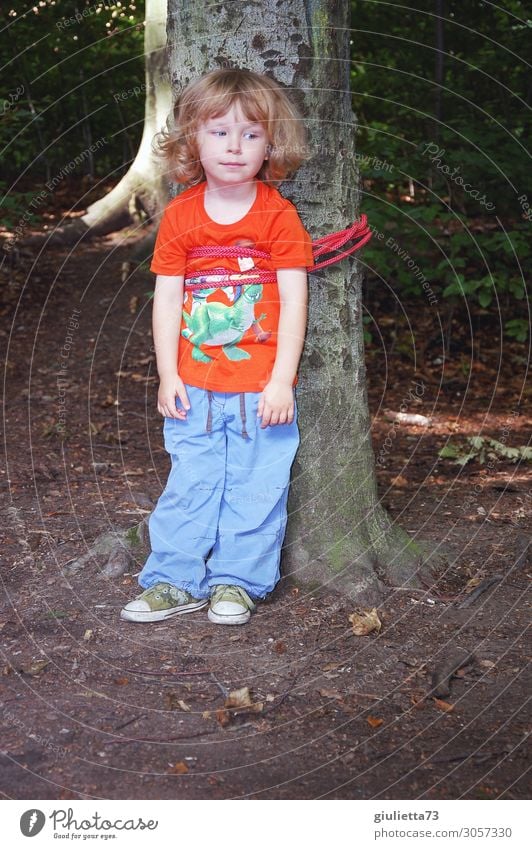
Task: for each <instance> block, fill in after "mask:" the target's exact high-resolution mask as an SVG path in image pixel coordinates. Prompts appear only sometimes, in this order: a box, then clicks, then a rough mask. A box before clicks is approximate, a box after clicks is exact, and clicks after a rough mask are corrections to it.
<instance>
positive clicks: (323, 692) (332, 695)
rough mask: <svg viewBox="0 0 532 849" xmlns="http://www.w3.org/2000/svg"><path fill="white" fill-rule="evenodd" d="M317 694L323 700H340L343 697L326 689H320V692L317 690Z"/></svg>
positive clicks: (335, 691)
mask: <svg viewBox="0 0 532 849" xmlns="http://www.w3.org/2000/svg"><path fill="white" fill-rule="evenodd" d="M318 693H319V694H320V696H322V698H324V699H340V700H341V699H342V698H343V696H342V694H341V693H339V692H338V690H328V689H327V688H326V687H322V689H321V690H318Z"/></svg>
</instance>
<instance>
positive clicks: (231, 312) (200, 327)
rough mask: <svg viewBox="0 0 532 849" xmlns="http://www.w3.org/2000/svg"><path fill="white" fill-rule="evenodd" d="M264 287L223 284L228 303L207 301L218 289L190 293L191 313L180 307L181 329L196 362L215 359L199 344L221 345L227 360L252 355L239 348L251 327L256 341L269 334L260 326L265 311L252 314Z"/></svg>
mask: <svg viewBox="0 0 532 849" xmlns="http://www.w3.org/2000/svg"><path fill="white" fill-rule="evenodd" d="M236 244H237V245H238V244H241V245H243V244H245V245H246V246H248V247H254V244H253V243H252V242H250V241H249V240H243V239H242V240H239V241H237V242H236ZM263 289H264V287H263V286H262V284H260V283H259V284H255V283H251V284H247V285H246V284H237V285H234V286H224V287H222V289H221V291H222V292H224V293H225V295H226V299H227V300H228V301H229V303H221V302H220V301H219V300H216V301H212V300H211V301H209V297H210V296H211V295H213V293H215V292H218V291H220V290H219V289H218V288H211V289H200V290H196V291H195V292H192V303H191V306H190V312H186V311H185V310H183V320H184V323H185V324H186V327H184V328H183V329H182V331H181V334H182V336H183V337H184V338H185V339H188V341H189V342H191V343H192V345H193V349H192V359H193V360H196V361H197V362H204V363H208V362H211V360H212V359H214V358H213V357H211V356H209V354H207V353H206V351H205V350H202V348H201V346H207V347H209V346H213V345H217V346H220V345H221V346H222V351H223V352H224V354H225V356H226V357H227V359H228V360H233V361H236V360H248V359H250V358H251V354H250V353H249V352H248V351H246V350H244V349H243V348H239V347H238V343H239V342H240V340H241V339H242V337H243V336H244V334H245V333H246V332H247V331H248V330H249V329H250V328H251V327H252V328H253V330H254V332H255V336H256V341H257V342H266V341H267V339H269V337H270V336H271V333H270V332H269V331H264V330H263V329H262V327H261V326H260V322H261V321H263V320H264V319H265V318H266V317H267V314H266V313H261V315H260V316H258V317H257V316H255V305H256V304H258V303H259V302H260V300H261V299H262V293H263Z"/></svg>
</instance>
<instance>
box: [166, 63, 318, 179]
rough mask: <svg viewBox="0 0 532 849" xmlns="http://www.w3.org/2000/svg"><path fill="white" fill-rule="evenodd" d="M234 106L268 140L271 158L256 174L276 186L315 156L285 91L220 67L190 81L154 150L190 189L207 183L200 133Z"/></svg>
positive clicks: (269, 82) (248, 74)
mask: <svg viewBox="0 0 532 849" xmlns="http://www.w3.org/2000/svg"><path fill="white" fill-rule="evenodd" d="M233 104H237V105H238V106H240V108H241V109H242V112H243V113H244V115H245V117H246V118H247V120H248V121H253V122H259V123H261V124H262V125H263V127H264V129H265V131H266V133H267V136H268V143H269V144H268V159H266V160H265V161H264V163H263V165H262V166H261V169H260V171H259V172H258V174H257V178H258V179H259V180H262V181H263V182H265V183H270V184H273V183H277V182H280V181H281V180H284V179H285V178H286V177H288V176H289V175H290V174H293V173H294V171H296V170H297V169H298V168H299V166H300V165H301V163H302V162H303V161H304V160H305V159H308V158H309V156H310V152H309V147H308V142H307V133H306V129H305V125H304V124H303V120H302V117H301V114H300V113H299V111H298V110H297V108H296V107H295V106H294V104H293V103H292V102H291V100H290V99H289V97H288V95H287V93H286V91H285V90H284V89H283V88H282V87H281V86H280V85H279V84H278V83H277V82H275V80H272V79H271V78H270V77H267V76H265V75H263V74H256V73H254V72H253V71H248V70H246V69H243V68H220V69H218V70H215V71H210V72H209V73H207V74H204V75H203V76H202V77H200V78H199V79H197V80H194V81H193V82H191V83H189V84H188V85H187V86H186V88H185V89H183V91H182V92H181V94H180V95H179V97H178V98H177V100H176V102H175V104H174V108H173V118H174V122H173V126H171V125H170V116H169V118H168V120H167V122H166V123H167V126H166V129H164V130H162V131H161V132H160V133H158V134H157V136H156V137H155V146H154V151H155V153H156V154H157V155H159V156H162V157H163V158H164V159H165V160H166V164H167V166H168V174H169V176H170V178H171V179H172V180H174V181H175V182H176V183H186V184H188V185H190V186H193V185H196V184H197V183H201V182H203V181H204V180H205V172H204V170H203V167H202V165H201V162H200V159H199V154H198V147H197V142H196V133H197V131H198V129H199V126H200V124H201V123H203V122H204V121H207V120H208V119H209V118H215V117H217V116H219V115H223V114H225V113H226V112H227V111H228V110H229V109H230V108H231V106H232V105H233Z"/></svg>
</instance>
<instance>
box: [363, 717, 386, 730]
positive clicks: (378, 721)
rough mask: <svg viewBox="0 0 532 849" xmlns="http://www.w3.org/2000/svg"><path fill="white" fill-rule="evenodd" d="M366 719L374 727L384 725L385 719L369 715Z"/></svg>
mask: <svg viewBox="0 0 532 849" xmlns="http://www.w3.org/2000/svg"><path fill="white" fill-rule="evenodd" d="M366 721H367V723H368V725H371V727H372V728H378V727H379V725H382V723H383V722H384V719H377V717H376V716H368V717H367V720H366Z"/></svg>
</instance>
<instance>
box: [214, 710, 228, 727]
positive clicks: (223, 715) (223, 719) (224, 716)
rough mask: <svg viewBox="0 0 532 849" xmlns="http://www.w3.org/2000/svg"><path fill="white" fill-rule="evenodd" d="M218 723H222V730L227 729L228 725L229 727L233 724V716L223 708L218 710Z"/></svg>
mask: <svg viewBox="0 0 532 849" xmlns="http://www.w3.org/2000/svg"><path fill="white" fill-rule="evenodd" d="M215 715H216V721H217V722H219V723H220V725H221V726H222V728H225V726H226V725H229V723H230V722H231V715H230V713H229V711H228V710H224V709H223V708H218V710H217V711H216V714H215Z"/></svg>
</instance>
